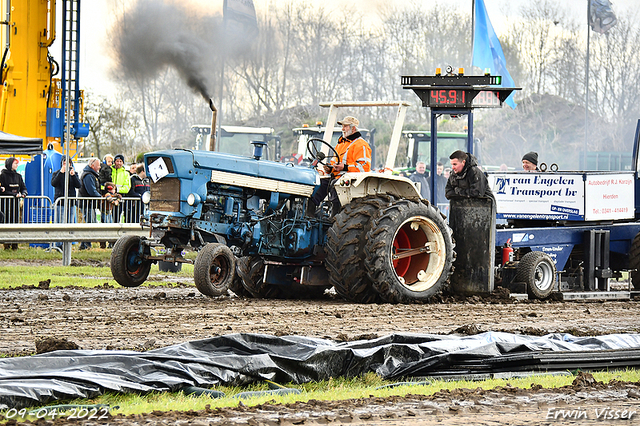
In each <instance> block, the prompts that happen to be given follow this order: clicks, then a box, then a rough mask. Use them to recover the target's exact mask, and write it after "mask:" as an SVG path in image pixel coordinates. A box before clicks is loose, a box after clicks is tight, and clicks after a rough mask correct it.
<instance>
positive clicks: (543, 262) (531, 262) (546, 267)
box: [515, 251, 556, 299]
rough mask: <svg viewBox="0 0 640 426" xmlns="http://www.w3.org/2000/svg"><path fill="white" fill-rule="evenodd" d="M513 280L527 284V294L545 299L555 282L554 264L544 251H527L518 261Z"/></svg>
mask: <svg viewBox="0 0 640 426" xmlns="http://www.w3.org/2000/svg"><path fill="white" fill-rule="evenodd" d="M515 280H516V281H517V282H523V283H526V284H527V293H529V296H531V297H535V298H536V299H546V298H547V297H549V295H550V294H551V292H552V291H553V287H554V284H555V282H556V265H555V263H554V262H553V259H551V256H549V255H548V254H546V253H543V252H541V251H532V252H529V253H527V254H525V255H524V256H522V259H520V262H518V266H517V269H516V279H515Z"/></svg>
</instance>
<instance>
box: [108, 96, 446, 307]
mask: <svg viewBox="0 0 640 426" xmlns="http://www.w3.org/2000/svg"><path fill="white" fill-rule="evenodd" d="M327 106H329V107H330V109H329V119H328V120H327V128H328V131H327V133H329V134H328V135H327V133H325V137H324V138H323V139H324V140H322V139H310V140H309V141H308V151H309V152H310V153H311V154H312V155H313V157H314V158H313V160H314V163H316V164H320V165H322V164H328V163H329V162H330V160H331V158H334V157H335V156H336V153H335V150H334V149H333V147H332V146H331V145H330V144H329V143H327V142H324V141H328V140H330V137H329V136H330V134H331V130H332V129H333V128H334V124H335V123H336V118H337V112H338V108H341V107H358V106H396V107H397V108H398V115H397V117H398V121H399V122H396V126H395V127H394V132H393V134H392V137H391V141H390V148H389V153H388V155H387V163H386V164H387V165H389V164H390V165H391V167H392V166H393V163H394V161H395V155H396V151H397V148H398V143H399V139H400V136H401V130H402V121H403V120H404V116H405V113H406V107H407V104H406V103H404V102H400V103H397V102H396V103H383V104H378V103H374V102H365V103H357V102H342V103H331V104H328V105H327ZM253 144H254V155H253V158H248V157H243V156H239V155H231V154H224V153H221V152H209V151H195V150H170V151H159V152H152V153H148V154H146V155H145V159H144V162H145V166H146V168H147V171H148V174H149V176H150V177H151V179H152V183H151V190H150V192H149V193H147V194H146V195H145V197H144V198H143V201H144V202H145V203H146V205H147V209H146V212H145V214H144V216H143V219H142V225H143V226H144V227H148V228H149V229H150V237H149V238H141V237H137V236H125V237H122V238H121V239H119V240H118V241H117V243H116V244H115V246H114V249H113V252H112V256H111V270H112V273H113V276H114V278H115V279H116V281H117V282H118V283H120V284H121V285H123V286H126V287H134V286H138V285H140V284H142V283H143V282H144V281H145V280H146V279H147V277H148V275H149V271H150V269H151V265H152V264H153V263H155V262H158V261H168V262H182V263H186V262H191V261H190V260H187V259H185V258H184V257H183V256H182V252H183V250H184V249H185V248H186V247H188V246H190V247H192V248H194V249H196V250H198V255H197V257H196V260H195V262H194V280H195V284H196V286H197V288H198V290H199V291H200V292H201V293H203V294H205V295H207V296H211V297H216V296H220V295H225V294H227V291H228V290H231V291H233V292H234V293H236V294H237V295H239V296H244V297H256V298H306V297H316V296H319V295H321V294H322V293H324V291H325V290H326V289H328V288H330V287H334V288H335V291H336V292H337V293H338V294H339V295H340V296H342V297H344V298H345V299H347V300H349V301H354V302H362V303H367V302H376V301H384V302H390V303H410V302H414V301H420V300H426V299H429V298H431V297H433V296H434V295H436V294H438V293H439V292H440V291H441V290H442V289H443V288H444V287H445V285H446V284H447V281H448V278H449V276H450V274H451V272H452V264H453V261H454V257H455V253H454V250H453V249H454V243H453V239H452V236H451V232H450V229H449V227H448V226H447V224H446V222H445V220H444V218H443V216H442V215H441V214H440V212H439V211H438V210H437V209H436V208H435V207H434V206H432V205H431V204H430V203H429V202H428V201H427V200H424V199H421V198H420V195H419V192H418V191H417V189H416V187H415V186H414V184H413V182H411V181H410V180H409V179H407V178H404V177H400V176H393V175H391V174H390V173H389V174H383V173H377V172H369V173H346V174H344V175H342V176H341V177H340V178H339V179H338V180H337V182H336V183H335V188H336V192H337V194H338V198H339V199H340V202H341V204H342V206H343V208H342V210H341V211H340V213H339V214H337V215H336V216H335V217H331V216H330V214H329V212H330V210H331V209H330V208H328V206H321V207H320V208H319V209H317V210H316V211H313V210H314V209H312V208H311V207H310V205H309V204H310V202H311V201H310V200H311V196H312V194H313V193H314V191H316V190H317V189H318V188H319V186H320V182H321V179H328V178H329V177H321V176H320V174H319V173H318V171H316V170H315V169H314V168H311V167H301V166H297V165H294V164H292V163H278V162H272V161H266V160H264V159H263V155H262V153H263V149H264V146H265V142H263V141H256V142H254V143H253ZM308 212H311V214H309V213H308ZM154 246H162V247H164V248H165V250H164V253H163V254H156V253H155V251H153V250H152V247H154Z"/></svg>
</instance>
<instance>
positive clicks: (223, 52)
mask: <svg viewBox="0 0 640 426" xmlns="http://www.w3.org/2000/svg"><path fill="white" fill-rule="evenodd" d="M222 37H227V0H224V1H223V3H222ZM223 44H224V47H223V48H222V49H221V55H222V60H221V61H220V62H221V65H220V90H219V93H220V101H219V102H218V114H217V115H218V116H217V121H218V126H217V127H218V128H217V129H211V131H212V132H216V135H217V137H216V150H218V149H219V147H220V142H219V141H220V138H221V137H222V101H223V99H224V61H225V59H226V56H227V52H226V43H223Z"/></svg>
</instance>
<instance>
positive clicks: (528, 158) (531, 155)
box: [522, 151, 538, 172]
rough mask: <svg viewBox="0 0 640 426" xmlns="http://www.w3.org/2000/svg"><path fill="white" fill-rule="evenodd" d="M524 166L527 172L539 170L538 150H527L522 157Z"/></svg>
mask: <svg viewBox="0 0 640 426" xmlns="http://www.w3.org/2000/svg"><path fill="white" fill-rule="evenodd" d="M522 168H523V169H524V171H526V172H537V171H538V153H537V152H533V151H531V152H527V153H526V154H525V155H524V156H523V157H522Z"/></svg>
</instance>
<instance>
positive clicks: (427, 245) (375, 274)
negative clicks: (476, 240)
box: [365, 200, 455, 303]
mask: <svg viewBox="0 0 640 426" xmlns="http://www.w3.org/2000/svg"><path fill="white" fill-rule="evenodd" d="M453 248H454V243H453V239H452V237H451V229H450V228H449V227H448V226H447V224H446V223H445V222H444V220H443V219H442V216H441V215H440V213H439V212H438V211H437V210H436V209H435V208H433V207H432V206H431V205H429V204H426V203H422V202H414V201H411V200H398V201H395V202H394V203H393V204H392V205H391V206H389V207H387V208H385V209H384V210H383V211H382V212H381V213H380V216H379V217H378V218H377V219H375V221H374V222H373V223H372V226H371V230H370V231H369V233H368V234H367V244H366V246H365V265H366V269H367V274H368V276H369V279H370V280H371V283H372V285H373V288H375V290H376V291H377V292H378V293H379V294H380V297H381V298H382V299H383V300H384V301H386V302H389V303H412V302H415V301H423V300H427V299H429V298H431V297H433V296H434V295H436V294H438V293H439V292H440V291H441V290H443V289H444V287H445V286H446V284H447V283H448V280H449V276H450V275H451V273H452V272H453V261H454V259H455V252H454V251H453Z"/></svg>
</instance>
